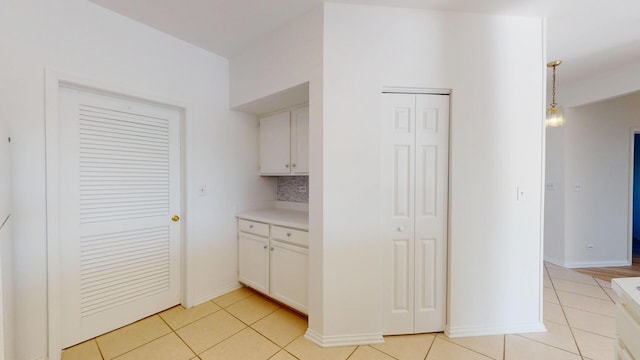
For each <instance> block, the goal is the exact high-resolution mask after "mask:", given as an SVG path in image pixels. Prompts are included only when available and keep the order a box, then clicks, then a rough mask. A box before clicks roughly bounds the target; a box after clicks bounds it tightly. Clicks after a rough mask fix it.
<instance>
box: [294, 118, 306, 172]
mask: <svg viewBox="0 0 640 360" xmlns="http://www.w3.org/2000/svg"><path fill="white" fill-rule="evenodd" d="M291 116H292V119H291V131H292V135H293V136H291V167H292V169H291V172H292V173H293V174H308V173H309V108H308V107H302V108H298V109H295V110H293V111H292V112H291Z"/></svg>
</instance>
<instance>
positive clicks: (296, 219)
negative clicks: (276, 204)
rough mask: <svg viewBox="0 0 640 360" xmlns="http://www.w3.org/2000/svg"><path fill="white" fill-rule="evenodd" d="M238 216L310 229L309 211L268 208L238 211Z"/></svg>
mask: <svg viewBox="0 0 640 360" xmlns="http://www.w3.org/2000/svg"><path fill="white" fill-rule="evenodd" d="M236 217H237V218H239V219H245V220H252V221H258V222H263V223H269V224H274V225H280V226H286V227H291V228H296V229H301V230H307V231H308V230H309V212H308V211H302V210H292V209H281V208H266V209H259V210H247V211H242V212H239V213H237V214H236Z"/></svg>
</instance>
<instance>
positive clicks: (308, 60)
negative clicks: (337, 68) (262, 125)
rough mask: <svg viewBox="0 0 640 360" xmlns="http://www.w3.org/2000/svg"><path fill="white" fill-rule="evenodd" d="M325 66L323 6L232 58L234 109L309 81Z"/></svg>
mask: <svg viewBox="0 0 640 360" xmlns="http://www.w3.org/2000/svg"><path fill="white" fill-rule="evenodd" d="M321 67H322V7H318V8H316V9H313V10H311V11H310V12H308V13H306V14H303V15H302V16H300V17H297V18H295V19H293V20H292V21H290V22H289V23H287V24H285V25H283V26H281V27H280V28H278V29H276V30H274V31H272V32H271V33H268V34H265V35H264V36H261V37H260V38H258V39H257V40H256V41H255V42H254V43H253V44H251V45H250V46H248V47H247V48H245V49H244V50H243V51H241V52H240V53H238V54H236V55H234V56H233V57H232V58H231V59H230V70H231V84H230V97H231V101H230V105H231V107H232V108H235V107H238V106H240V105H243V104H246V103H249V102H251V101H254V100H257V99H260V98H263V97H265V96H268V95H271V94H275V93H277V92H279V91H282V90H285V89H288V88H291V87H293V86H296V85H299V84H302V83H304V82H306V81H309V80H310V74H313V73H315V72H316V71H317V69H320V68H321Z"/></svg>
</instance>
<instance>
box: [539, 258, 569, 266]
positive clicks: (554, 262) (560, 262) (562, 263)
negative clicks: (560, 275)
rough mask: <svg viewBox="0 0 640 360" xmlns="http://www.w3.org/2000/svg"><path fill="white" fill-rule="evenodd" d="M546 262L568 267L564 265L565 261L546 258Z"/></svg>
mask: <svg viewBox="0 0 640 360" xmlns="http://www.w3.org/2000/svg"><path fill="white" fill-rule="evenodd" d="M544 261H545V262H548V263H551V264H553V265H557V266H560V267H566V266H565V264H564V261H562V260H559V259H556V258H553V257H550V256H545V257H544Z"/></svg>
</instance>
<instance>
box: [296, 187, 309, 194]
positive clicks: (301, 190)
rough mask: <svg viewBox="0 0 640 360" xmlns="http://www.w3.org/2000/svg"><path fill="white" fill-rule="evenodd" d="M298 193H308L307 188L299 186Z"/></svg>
mask: <svg viewBox="0 0 640 360" xmlns="http://www.w3.org/2000/svg"><path fill="white" fill-rule="evenodd" d="M298 192H300V193H305V194H306V193H307V187H306V186H304V185H302V186H298Z"/></svg>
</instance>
